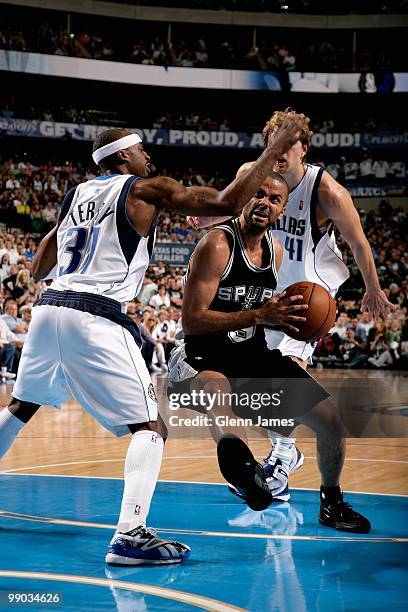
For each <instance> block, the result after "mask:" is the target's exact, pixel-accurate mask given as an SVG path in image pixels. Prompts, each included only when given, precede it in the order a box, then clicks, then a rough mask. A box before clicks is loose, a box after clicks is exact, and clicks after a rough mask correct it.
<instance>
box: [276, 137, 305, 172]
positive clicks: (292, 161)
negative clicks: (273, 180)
mask: <svg viewBox="0 0 408 612" xmlns="http://www.w3.org/2000/svg"><path fill="white" fill-rule="evenodd" d="M306 152H307V146H306V145H302V143H301V142H300V140H298V141H297V142H295V144H294V145H292V147H291V148H290V149H289V150H288V151H286V153H283V154H282V155H281V156H280V157H279V158H278V159H277V160H276V162H275V165H274V167H273V169H274V171H275V172H278V173H279V174H282V175H285V174H287V173H288V172H293V171H294V170H295V169H296V168H297V167H298V166H301V165H302V164H303V158H304V156H305V155H306Z"/></svg>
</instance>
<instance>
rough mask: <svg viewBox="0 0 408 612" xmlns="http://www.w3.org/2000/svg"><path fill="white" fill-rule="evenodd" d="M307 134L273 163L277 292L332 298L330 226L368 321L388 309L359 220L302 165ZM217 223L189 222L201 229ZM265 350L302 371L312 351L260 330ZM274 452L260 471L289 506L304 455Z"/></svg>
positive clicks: (335, 272) (343, 194) (334, 274)
mask: <svg viewBox="0 0 408 612" xmlns="http://www.w3.org/2000/svg"><path fill="white" fill-rule="evenodd" d="M290 112H291V111H290V109H286V110H284V111H277V112H275V113H273V115H272V117H271V118H270V119H269V121H268V122H267V123H266V125H265V127H264V130H263V135H264V140H265V145H267V143H268V140H269V138H271V137H272V135H273V134H274V131H275V130H276V129H277V128H279V126H281V125H282V123H283V122H284V121H285V120H287V118H288V116H290ZM310 136H311V132H310V130H309V125H308V124H307V123H304V125H303V126H302V130H301V134H300V138H299V140H298V141H297V142H296V143H295V144H294V145H293V146H292V147H291V148H290V149H289V150H288V151H287V152H286V153H284V154H283V155H282V156H280V157H279V159H278V160H277V161H276V164H275V166H274V171H275V172H278V173H279V174H281V175H282V176H283V177H284V178H285V180H286V182H287V183H288V185H289V190H290V192H289V199H288V202H287V204H286V208H285V214H284V216H283V218H282V219H281V220H278V221H277V222H276V224H275V226H274V228H273V230H272V231H273V234H274V235H275V236H276V237H277V238H278V240H279V241H280V242H281V243H282V246H283V259H282V265H281V268H280V270H279V275H278V287H277V291H282V290H283V289H284V288H285V287H288V286H289V285H291V284H292V283H295V282H298V281H303V280H308V281H311V282H315V283H318V284H320V285H322V286H323V287H325V288H326V289H328V290H329V291H330V292H331V293H332V294H333V295H334V294H335V293H336V292H337V290H338V288H339V287H340V285H341V284H342V283H344V282H345V280H346V279H347V278H348V276H349V272H348V269H347V267H346V266H345V265H344V263H343V261H342V258H341V253H340V251H339V249H338V248H337V246H336V241H335V236H334V226H337V228H338V229H339V230H340V233H341V235H342V236H343V238H344V239H345V240H346V241H347V243H348V244H349V245H350V248H351V250H352V252H353V255H354V258H355V260H356V263H357V265H358V267H359V269H360V271H361V275H362V277H363V281H364V285H365V294H364V297H363V300H362V305H361V309H362V311H370V312H371V313H372V314H373V315H376V314H379V313H382V312H384V311H385V310H386V308H388V307H391V308H393V305H392V304H391V303H390V302H389V301H388V299H387V297H386V295H385V293H384V292H383V291H382V289H381V287H380V283H379V280H378V276H377V271H376V267H375V263H374V259H373V256H372V252H371V248H370V244H369V242H368V240H367V238H366V237H365V235H364V231H363V228H362V227H361V222H360V218H359V216H358V213H357V211H356V209H355V207H354V204H353V200H352V199H351V196H350V194H349V193H348V191H347V190H346V189H345V188H344V187H342V185H340V184H339V183H338V182H337V181H336V180H335V179H334V178H332V177H331V176H330V174H329V173H328V172H326V171H324V170H323V168H321V167H320V166H316V165H312V164H308V163H306V155H307V151H308V148H309V140H310ZM252 163H253V162H248V163H246V164H244V165H243V166H241V168H240V169H239V170H238V173H237V176H239V175H240V174H241V173H244V174H245V172H246V171H248V169H249V168H250V167H251V165H252ZM224 219H225V218H220V219H214V218H213V219H204V218H200V220H199V221H198V219H197V220H194V219H193V220H192V224H193V225H195V226H197V224H198V226H199V227H205V226H206V225H210V224H212V223H214V222H220V221H223V220H224ZM265 333H266V337H267V341H268V348H270V349H271V350H272V349H275V348H278V349H279V350H280V351H281V352H282V354H283V355H288V356H290V357H292V358H293V359H294V360H295V361H297V362H298V363H299V364H300V365H301V366H302V367H304V368H306V367H307V364H308V363H309V361H310V358H311V356H312V354H313V351H314V348H315V345H314V344H310V343H306V342H300V341H298V340H294V339H293V338H290V337H289V336H288V335H286V334H285V333H284V332H278V331H273V330H268V329H266V330H265ZM271 441H272V444H273V449H272V451H271V453H270V454H269V456H268V457H267V459H266V460H265V464H264V471H265V474H266V476H267V479H268V483H269V486H270V488H271V490H272V493H273V495H274V498H276V499H279V500H281V501H288V500H289V499H290V493H289V489H288V474H289V473H290V472H292V471H294V470H296V469H297V468H298V467H300V466H301V465H302V463H303V455H302V453H301V452H300V451H299V449H297V448H296V447H295V438H282V437H277V436H274V435H271Z"/></svg>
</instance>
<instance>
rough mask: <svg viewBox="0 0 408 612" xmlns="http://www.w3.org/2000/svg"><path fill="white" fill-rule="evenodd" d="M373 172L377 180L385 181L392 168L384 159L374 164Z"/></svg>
mask: <svg viewBox="0 0 408 612" xmlns="http://www.w3.org/2000/svg"><path fill="white" fill-rule="evenodd" d="M372 171H373V173H374V175H375V178H377V179H385V178H387V174H388V173H389V171H390V166H389V164H388V162H386V161H384V160H383V159H378V160H377V161H375V162H374V163H373V168H372Z"/></svg>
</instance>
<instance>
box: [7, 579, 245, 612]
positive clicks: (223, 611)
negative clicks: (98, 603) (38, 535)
mask: <svg viewBox="0 0 408 612" xmlns="http://www.w3.org/2000/svg"><path fill="white" fill-rule="evenodd" d="M2 577H3V578H22V579H24V580H50V581H54V582H71V583H74V584H91V585H93V586H101V587H107V588H109V589H112V588H114V589H122V590H124V591H135V592H137V593H144V594H145V595H152V596H154V597H163V598H165V599H171V600H172V601H180V602H182V603H183V604H190V605H191V606H195V607H196V608H201V610H209V611H210V612H212V611H213V610H214V612H228V611H230V610H235V611H237V610H238V611H239V612H244V609H243V608H238V607H237V606H233V605H232V604H228V603H224V602H222V601H218V600H217V599H212V598H211V597H204V596H203V595H195V594H194V593H186V592H185V591H177V590H175V589H167V588H164V587H159V586H153V585H151V584H139V583H137V582H125V581H124V580H111V579H109V578H94V577H93V576H76V575H74V574H49V573H47V572H18V571H14V570H0V578H2Z"/></svg>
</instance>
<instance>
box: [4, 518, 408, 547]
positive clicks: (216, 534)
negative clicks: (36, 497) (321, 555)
mask: <svg viewBox="0 0 408 612" xmlns="http://www.w3.org/2000/svg"><path fill="white" fill-rule="evenodd" d="M0 517H1V518H8V519H14V520H18V521H29V522H33V523H47V524H51V525H70V526H73V527H91V528H93V529H113V530H114V529H116V525H111V524H109V523H93V522H91V523H90V522H87V521H70V520H68V519H58V518H53V517H48V516H36V515H34V514H23V513H20V512H10V511H8V510H0ZM153 529H155V530H156V531H160V532H163V533H180V534H184V535H186V534H187V535H196V536H206V537H212V538H245V539H250V540H299V541H322V540H323V541H326V542H327V541H333V540H334V541H336V542H370V543H379V542H381V543H390V542H396V543H402V542H408V538H371V537H365V538H362V537H359V536H355V537H348V536H298V535H287V534H272V533H265V534H263V533H236V532H233V531H205V530H200V529H169V528H167V527H153Z"/></svg>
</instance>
